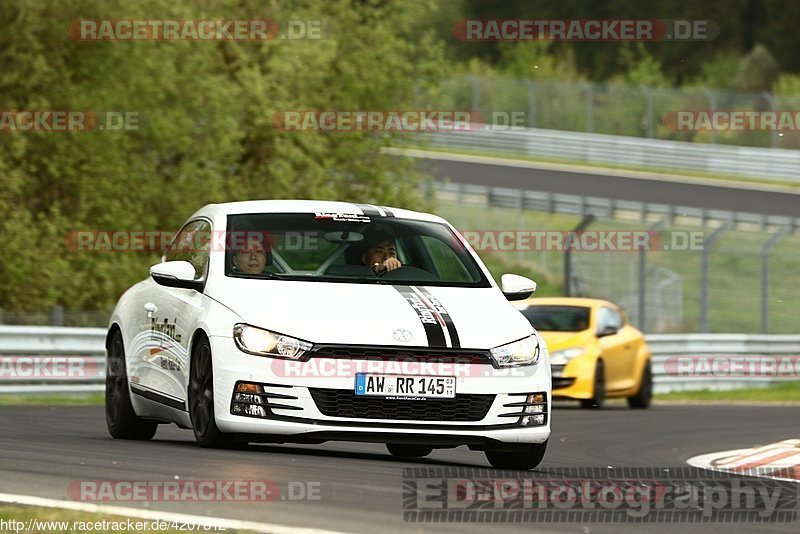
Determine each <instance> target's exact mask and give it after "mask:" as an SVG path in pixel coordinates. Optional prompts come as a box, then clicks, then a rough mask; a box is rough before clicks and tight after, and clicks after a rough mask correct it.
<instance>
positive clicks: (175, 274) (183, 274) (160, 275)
mask: <svg viewBox="0 0 800 534" xmlns="http://www.w3.org/2000/svg"><path fill="white" fill-rule="evenodd" d="M195 275H196V273H195V270H194V266H193V265H192V264H191V263H189V262H188V261H165V262H164V263H158V264H156V265H153V266H152V267H150V276H151V277H152V278H153V280H155V282H156V283H157V284H159V285H162V286H166V287H178V288H181V289H194V290H195V291H200V290H201V289H202V288H203V282H202V281H200V280H195V279H194V277H195Z"/></svg>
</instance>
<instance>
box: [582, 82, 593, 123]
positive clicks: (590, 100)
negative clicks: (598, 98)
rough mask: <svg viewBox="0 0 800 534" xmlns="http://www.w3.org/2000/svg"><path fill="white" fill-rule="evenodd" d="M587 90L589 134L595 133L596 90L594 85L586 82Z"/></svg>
mask: <svg viewBox="0 0 800 534" xmlns="http://www.w3.org/2000/svg"><path fill="white" fill-rule="evenodd" d="M583 86H584V88H585V89H586V131H587V132H588V133H592V132H594V90H593V89H592V85H591V84H589V83H586V82H584V84H583Z"/></svg>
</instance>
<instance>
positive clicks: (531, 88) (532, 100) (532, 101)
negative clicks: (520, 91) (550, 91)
mask: <svg viewBox="0 0 800 534" xmlns="http://www.w3.org/2000/svg"><path fill="white" fill-rule="evenodd" d="M525 85H526V86H527V88H528V128H536V82H534V81H533V80H528V79H526V80H525Z"/></svg>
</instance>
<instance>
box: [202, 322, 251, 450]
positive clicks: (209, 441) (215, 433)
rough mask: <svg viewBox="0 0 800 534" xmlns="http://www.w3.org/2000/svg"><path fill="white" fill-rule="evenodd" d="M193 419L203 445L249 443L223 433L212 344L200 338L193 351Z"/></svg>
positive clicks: (231, 445)
mask: <svg viewBox="0 0 800 534" xmlns="http://www.w3.org/2000/svg"><path fill="white" fill-rule="evenodd" d="M189 418H190V419H191V421H192V428H193V429H194V439H195V440H196V441H197V444H198V445H200V446H201V447H208V448H241V447H242V446H246V445H247V444H246V443H238V442H236V441H235V440H234V437H233V436H231V435H229V434H223V433H222V432H221V431H220V429H219V428H218V427H217V420H216V417H215V416H214V372H213V365H212V361H211V343H209V341H208V339H206V338H205V337H202V338H200V339H199V340H198V341H197V344H196V345H195V347H194V350H192V363H191V366H190V369H189Z"/></svg>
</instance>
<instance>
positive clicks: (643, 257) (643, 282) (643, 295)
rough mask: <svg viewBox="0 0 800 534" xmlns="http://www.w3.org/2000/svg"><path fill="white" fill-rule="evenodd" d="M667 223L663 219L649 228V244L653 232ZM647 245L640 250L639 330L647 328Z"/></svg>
mask: <svg viewBox="0 0 800 534" xmlns="http://www.w3.org/2000/svg"><path fill="white" fill-rule="evenodd" d="M666 224H667V219H661V220H660V221H658V222H657V223H656V224H654V225H653V226H651V227H650V228H649V229H648V231H647V232H648V240H647V243H648V246H649V245H650V243H652V237H653V236H652V233H653V232H658V231H659V230H661V229H662V228H663V227H664V226H666ZM646 307H647V246H645V247H642V250H640V251H639V325H638V327H639V330H641V331H642V332H644V331H645V330H647V323H646V321H647V314H646V312H645V308H646Z"/></svg>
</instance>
